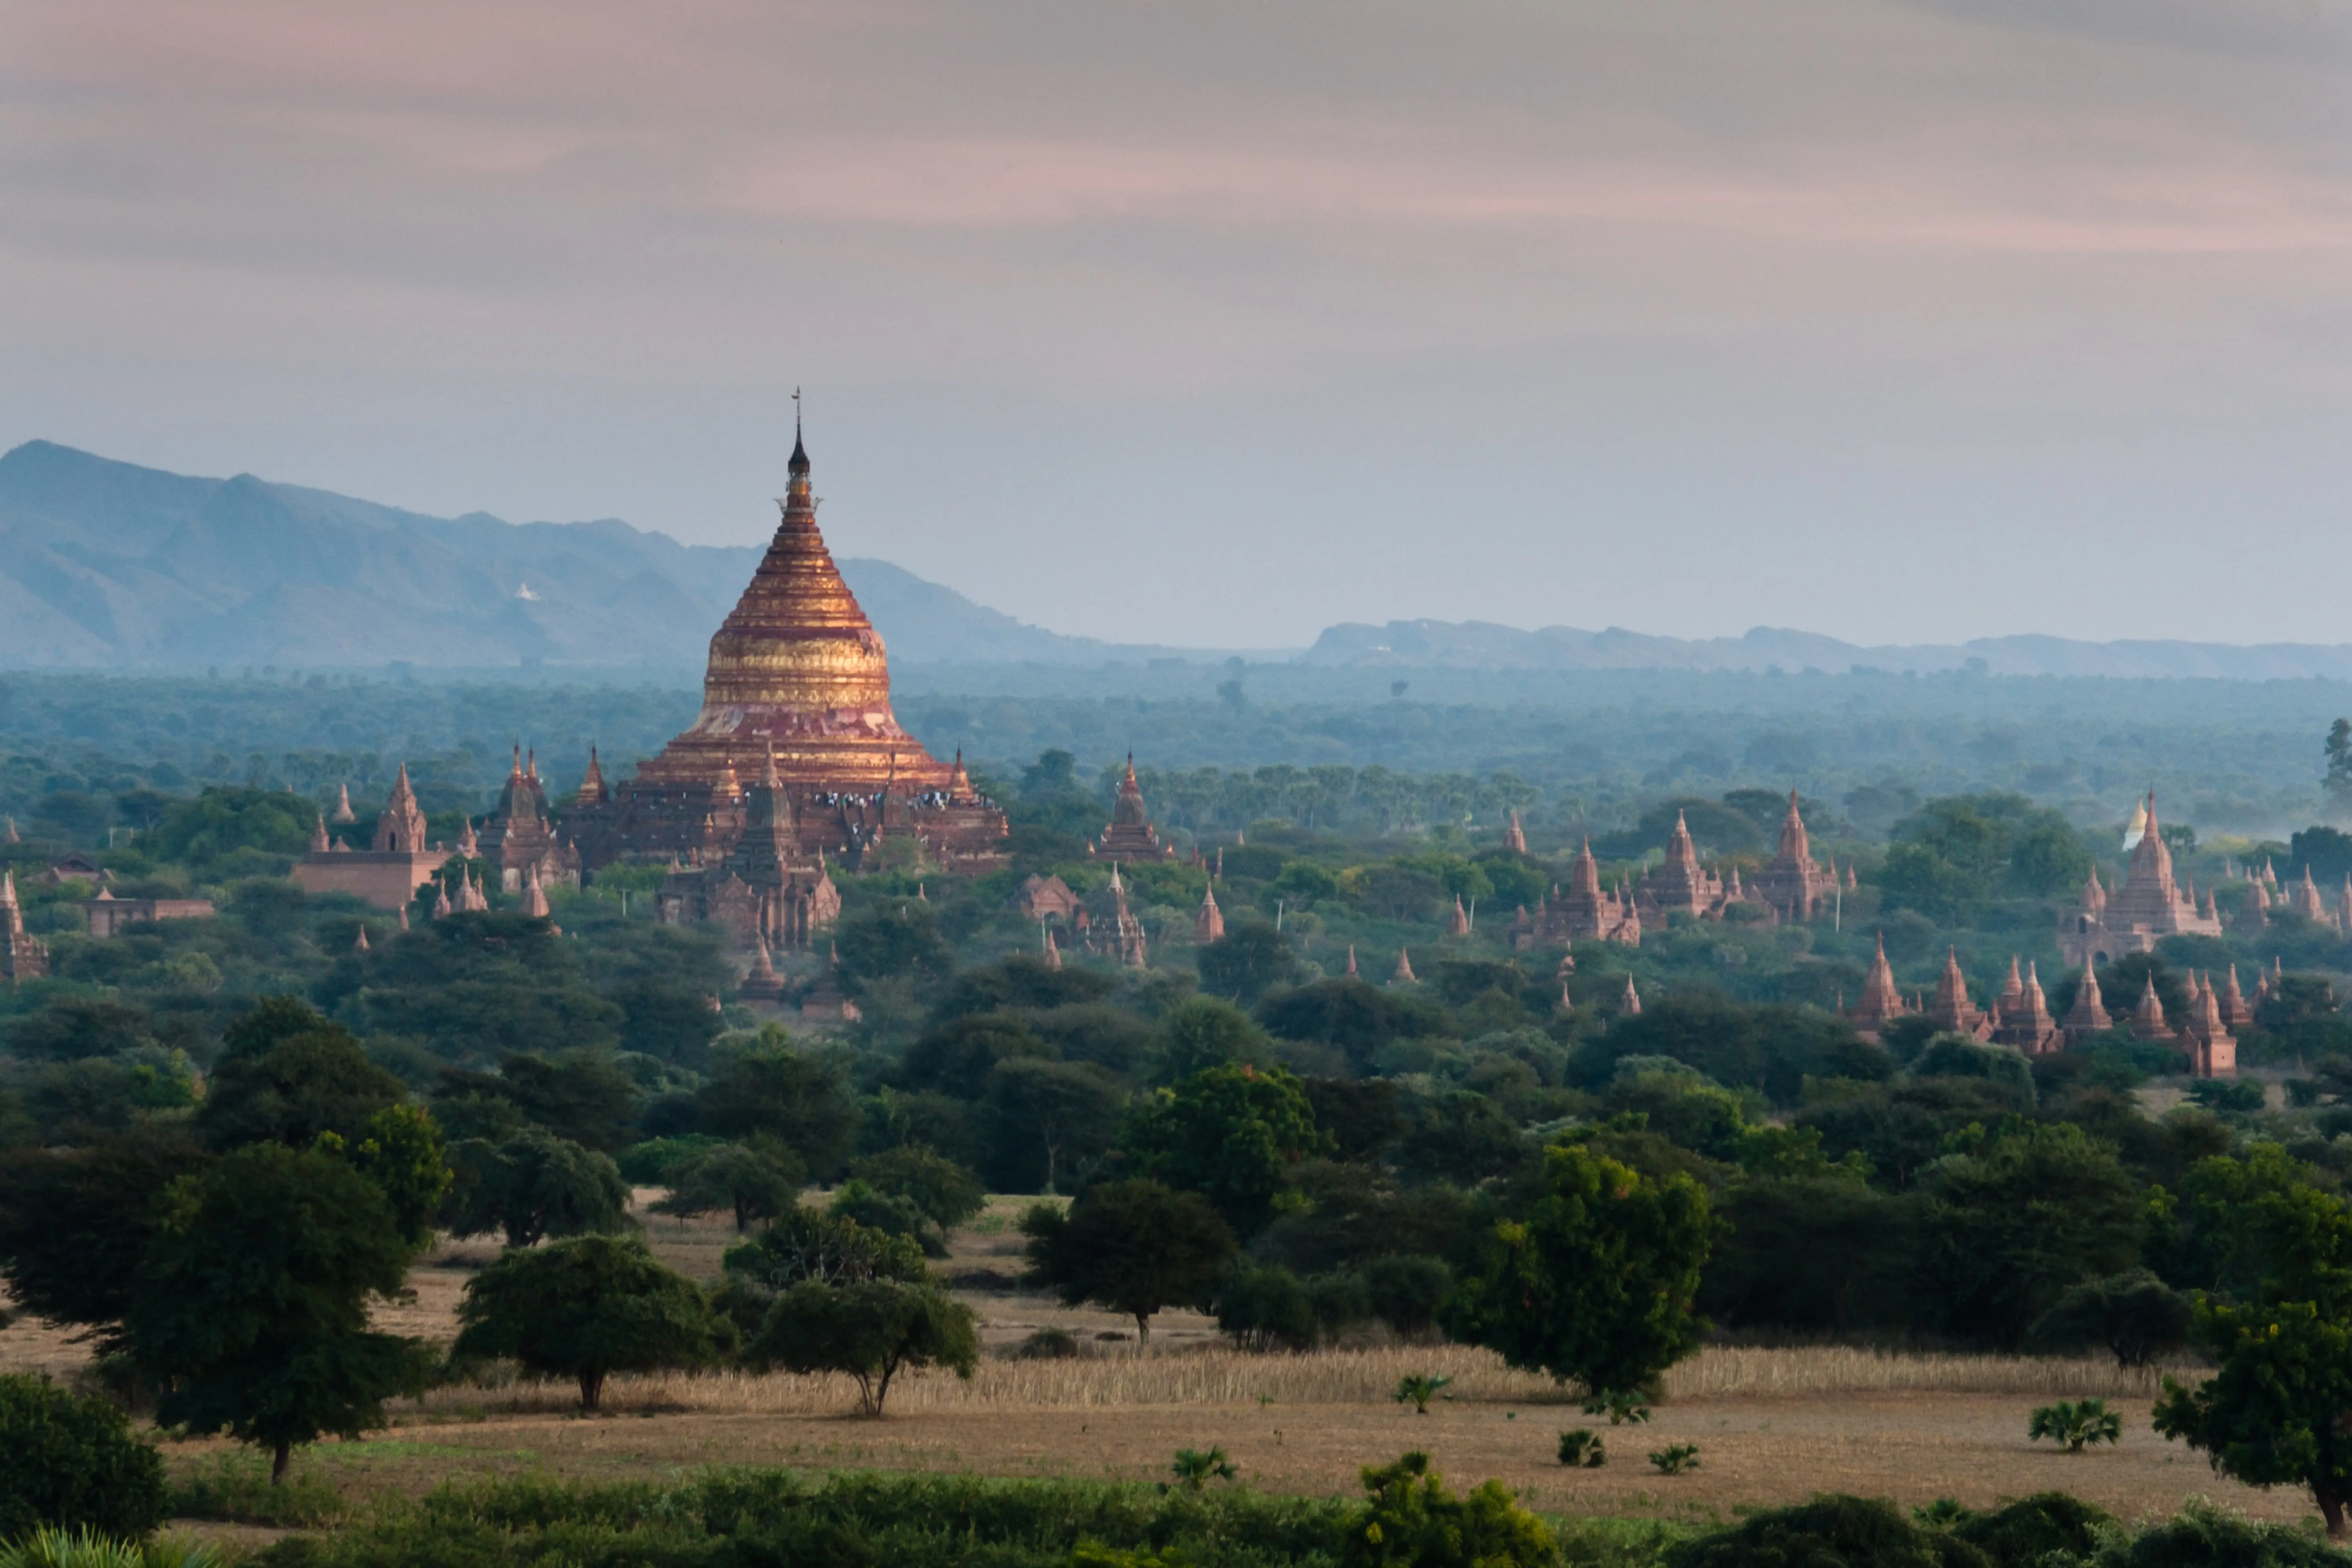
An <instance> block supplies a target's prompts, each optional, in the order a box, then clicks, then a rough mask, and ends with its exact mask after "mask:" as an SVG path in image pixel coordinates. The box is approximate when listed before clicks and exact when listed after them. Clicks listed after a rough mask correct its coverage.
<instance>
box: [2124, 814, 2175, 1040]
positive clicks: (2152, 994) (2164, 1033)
mask: <svg viewBox="0 0 2352 1568" xmlns="http://www.w3.org/2000/svg"><path fill="white" fill-rule="evenodd" d="M2148 826H2149V827H2150V828H2151V829H2153V828H2154V827H2155V826H2156V824H2155V822H2154V821H2153V820H2151V821H2150V822H2149V823H2148ZM2131 1028H2132V1034H2133V1035H2134V1036H2135V1037H2137V1038H2139V1039H2143V1040H2168V1039H2171V1038H2172V1037H2173V1032H2172V1029H2171V1026H2169V1025H2168V1024H2167V1023H2166V1022H2165V1017H2164V1003H2163V1000H2162V999H2161V998H2159V997H2158V995H2157V994H2156V976H2155V974H2154V973H2150V974H2149V975H2148V977H2147V984H2145V985H2144V986H2142V987H2141V988H2140V994H2139V1002H2138V1005H2136V1006H2134V1007H2133V1008H2132V1015H2131Z"/></svg>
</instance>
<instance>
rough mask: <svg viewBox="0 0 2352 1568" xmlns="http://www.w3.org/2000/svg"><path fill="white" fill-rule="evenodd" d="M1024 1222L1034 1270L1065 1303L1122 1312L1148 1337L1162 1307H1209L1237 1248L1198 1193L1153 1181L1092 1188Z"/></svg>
mask: <svg viewBox="0 0 2352 1568" xmlns="http://www.w3.org/2000/svg"><path fill="white" fill-rule="evenodd" d="M1021 1228H1022V1230H1023V1231H1024V1233H1026V1234H1027V1236H1028V1237H1029V1267H1030V1268H1031V1270H1032V1272H1034V1275H1035V1276H1036V1278H1037V1279H1038V1280H1039V1281H1040V1282H1042V1283H1043V1284H1045V1285H1046V1286H1047V1287H1049V1288H1050V1289H1053V1290H1054V1292H1055V1294H1056V1295H1058V1296H1059V1297H1060V1298H1061V1299H1062V1301H1063V1302H1064V1304H1065V1305H1067V1306H1072V1307H1075V1306H1077V1305H1079V1304H1080V1303H1081V1302H1086V1301H1093V1302H1095V1303H1097V1305H1100V1306H1105V1307H1108V1308H1109V1309H1110V1310H1113V1311H1115V1312H1124V1313H1126V1314H1127V1315H1128V1316H1129V1317H1131V1318H1133V1319H1134V1320H1135V1328H1136V1333H1137V1335H1138V1337H1139V1338H1141V1339H1145V1340H1148V1339H1150V1337H1151V1320H1152V1318H1153V1317H1154V1315H1156V1314H1157V1313H1158V1312H1159V1311H1160V1310H1161V1309H1162V1308H1164V1307H1172V1306H1191V1307H1205V1306H1207V1305H1208V1302H1209V1299H1210V1297H1211V1295H1212V1294H1213V1292H1214V1291H1215V1289H1216V1287H1217V1282H1218V1281H1219V1280H1221V1279H1223V1278H1224V1275H1225V1271H1226V1270H1227V1269H1228V1268H1231V1267H1232V1266H1233V1261H1234V1256H1235V1254H1236V1253H1237V1252H1238V1251H1239V1247H1237V1245H1236V1244H1235V1242H1234V1233H1233V1229H1232V1227H1231V1226H1227V1225H1226V1224H1225V1222H1224V1221H1223V1219H1222V1218H1221V1217H1219V1215H1218V1214H1217V1212H1216V1210H1214V1209H1213V1208H1211V1207H1210V1206H1209V1205H1208V1204H1207V1203H1206V1202H1205V1201H1203V1200H1202V1198H1201V1197H1200V1196H1198V1195H1197V1194H1192V1193H1183V1192H1177V1191H1174V1190H1173V1189H1171V1188H1170V1187H1168V1186H1166V1185H1164V1184H1161V1183H1159V1182H1154V1181H1142V1180H1138V1181H1126V1182H1110V1183H1107V1184H1103V1185H1101V1186H1096V1187H1089V1188H1087V1190H1086V1192H1085V1193H1083V1194H1080V1195H1079V1197H1078V1200H1077V1201H1076V1203H1074V1204H1072V1205H1070V1207H1069V1210H1068V1212H1067V1213H1064V1212H1063V1211H1061V1210H1059V1209H1056V1208H1055V1207H1053V1206H1052V1205H1048V1204H1039V1205H1036V1206H1035V1207H1034V1208H1032V1209H1031V1210H1030V1211H1029V1212H1028V1213H1027V1214H1026V1215H1024V1216H1023V1217H1022V1221H1021Z"/></svg>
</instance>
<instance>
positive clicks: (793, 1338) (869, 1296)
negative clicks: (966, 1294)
mask: <svg viewBox="0 0 2352 1568" xmlns="http://www.w3.org/2000/svg"><path fill="white" fill-rule="evenodd" d="M745 1356H746V1359H747V1360H749V1361H750V1362H751V1363H752V1364H753V1365H755V1366H781V1367H782V1368H784V1369H785V1370H786V1371H789V1372H798V1373H816V1372H839V1373H847V1374H848V1375H849V1377H850V1379H851V1380H852V1381H853V1382H855V1383H856V1384H857V1405H858V1409H859V1411H860V1412H861V1413H862V1414H864V1415H870V1416H879V1415H881V1414H882V1402H883V1401H884V1400H886V1399H887V1398H888V1397H889V1394H890V1383H891V1380H892V1379H893V1378H895V1377H897V1376H898V1373H900V1372H902V1371H905V1370H907V1369H908V1368H912V1367H921V1366H944V1367H948V1368H950V1369H951V1370H953V1372H954V1373H955V1374H956V1375H957V1376H958V1377H964V1378H968V1377H970V1376H971V1373H972V1369H973V1367H975V1366H977V1365H978V1364H979V1362H980V1336H979V1334H978V1331H976V1329H975V1328H974V1325H973V1322H972V1316H971V1308H969V1307H967V1306H965V1305H964V1304H963V1303H962V1302H961V1301H958V1300H955V1299H954V1298H952V1297H950V1295H948V1293H947V1292H946V1291H944V1290H941V1289H939V1288H937V1287H936V1286H933V1285H929V1284H924V1283H919V1282H916V1281H909V1280H904V1279H866V1280H863V1281H859V1282H856V1283H854V1284H846V1285H827V1284H823V1283H820V1282H819V1281H816V1280H814V1279H810V1280H803V1282H802V1283H800V1284H798V1285H795V1286H793V1288H792V1289H789V1290H787V1291H785V1292H784V1293H783V1294H782V1295H781V1296H779V1297H777V1298H776V1300H775V1302H774V1304H773V1305H772V1306H771V1307H770V1308H769V1309H768V1315H767V1319H766V1321H764V1322H762V1323H761V1325H760V1331H759V1332H758V1333H757V1334H756V1335H754V1336H753V1337H752V1340H751V1343H750V1344H749V1345H748V1346H746V1347H745Z"/></svg>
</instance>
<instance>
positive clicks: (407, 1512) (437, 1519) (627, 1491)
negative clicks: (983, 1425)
mask: <svg viewBox="0 0 2352 1568" xmlns="http://www.w3.org/2000/svg"><path fill="white" fill-rule="evenodd" d="M1496 1490H1497V1491H1499V1490H1500V1489H1496ZM1506 1501H1507V1498H1506ZM1365 1517H1366V1510H1365V1509H1364V1507H1363V1506H1362V1505H1351V1504H1348V1503H1344V1502H1338V1501H1330V1500H1307V1499H1299V1498H1284V1497H1273V1496H1268V1495H1266V1494H1265V1493H1262V1492H1256V1491H1253V1490H1250V1489H1246V1488H1242V1487H1220V1488H1216V1489H1205V1490H1202V1491H1199V1492H1195V1491H1193V1490H1192V1489H1189V1488H1186V1487H1182V1486H1176V1487H1171V1488H1169V1489H1160V1488H1157V1487H1150V1486H1137V1485H1119V1484H1114V1483H1108V1482H1093V1481H998V1480H988V1479H982V1478H979V1477H973V1476H930V1475H893V1474H887V1473H881V1472H867V1473H865V1474H853V1475H839V1476H835V1477H832V1478H829V1479H824V1480H823V1481H820V1482H812V1481H810V1480H809V1479H805V1478H803V1477H796V1476H793V1475H790V1474H787V1473H785V1472H782V1471H774V1470H766V1471H732V1472H722V1473H717V1474H713V1475H709V1476H707V1477H705V1478H703V1479H700V1480H698V1481H697V1482H694V1483H691V1484H689V1485H686V1486H682V1487H667V1486H662V1485H658V1484H654V1483H625V1484H619V1485H610V1486H595V1485H590V1484H585V1483H577V1482H564V1481H557V1480H553V1479H545V1478H526V1479H513V1480H499V1481H488V1482H484V1483H481V1484H479V1485H477V1486H471V1487H466V1488H455V1487H451V1488H444V1489H441V1490H439V1491H437V1492H435V1493H433V1494H431V1495H430V1496H428V1497H426V1498H425V1499H423V1500H421V1501H417V1502H414V1503H388V1504H386V1505H385V1506H384V1507H383V1508H382V1509H381V1510H376V1511H374V1512H373V1513H371V1514H370V1515H369V1516H368V1518H367V1519H365V1520H364V1521H362V1522H360V1523H358V1524H356V1525H354V1526H352V1528H350V1529H347V1530H344V1531H338V1532H336V1533H334V1534H331V1535H324V1536H298V1537H289V1539H287V1540H285V1541H282V1542H278V1543H277V1544H276V1545H275V1546H273V1547H271V1548H270V1549H269V1550H268V1552H265V1553H263V1554H262V1555H261V1557H260V1558H259V1559H258V1561H259V1562H260V1563H266V1564H268V1565H270V1568H407V1565H409V1564H414V1563H432V1564H435V1565H436V1568H505V1565H508V1564H523V1563H534V1564H553V1563H596V1564H610V1565H614V1568H617V1565H619V1564H623V1563H626V1564H629V1565H630V1568H736V1565H741V1568H754V1565H764V1564H774V1565H779V1568H781V1565H786V1564H789V1565H791V1568H883V1565H884V1564H887V1565H888V1568H966V1565H970V1564H980V1563H985V1564H986V1565H987V1568H1068V1564H1070V1563H1071V1562H1072V1561H1073V1558H1072V1552H1073V1548H1074V1547H1076V1546H1077V1545H1078V1544H1079V1543H1081V1542H1084V1543H1086V1550H1087V1552H1090V1553H1092V1554H1093V1555H1091V1556H1089V1557H1086V1558H1082V1559H1080V1561H1086V1562H1089V1563H1137V1564H1147V1565H1151V1568H1158V1565H1159V1564H1161V1563H1169V1564H1173V1563H1210V1562H1213V1563H1219V1564H1222V1565H1223V1568H1328V1564H1329V1563H1332V1562H1333V1560H1334V1559H1336V1558H1338V1557H1339V1555H1340V1553H1341V1550H1342V1545H1343V1542H1344V1541H1345V1539H1346V1538H1347V1536H1348V1535H1349V1531H1350V1528H1351V1526H1353V1525H1354V1524H1356V1523H1357V1522H1358V1521H1360V1520H1362V1519H1363V1518H1365ZM1391 1561H1405V1560H1404V1559H1391ZM1430 1561H1431V1562H1432V1563H1437V1562H1438V1561H1439V1560H1437V1559H1431V1560H1430ZM1518 1561H1519V1560H1517V1559H1508V1558H1506V1559H1502V1560H1500V1563H1501V1564H1502V1568H1514V1565H1515V1564H1516V1563H1517V1562H1518ZM1525 1561H1526V1562H1527V1563H1528V1564H1530V1565H1531V1564H1532V1563H1538V1562H1542V1561H1544V1560H1543V1559H1540V1558H1535V1559H1527V1560H1525Z"/></svg>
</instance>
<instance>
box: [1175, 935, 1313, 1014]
mask: <svg viewBox="0 0 2352 1568" xmlns="http://www.w3.org/2000/svg"><path fill="white" fill-rule="evenodd" d="M1192 962H1193V963H1195V964H1196V965H1197V966H1198V967H1199V969H1200V971H1201V989H1202V990H1203V991H1206V992H1207V993H1209V994H1211V995H1213V996H1223V997H1225V998H1227V999H1229V1000H1231V1001H1234V1002H1237V1003H1240V1004H1241V1005H1244V1006H1248V1005H1253V1004H1255V1002H1256V1001H1257V999H1258V998H1259V997H1261V996H1263V995H1265V994H1266V993H1267V992H1268V991H1271V990H1273V989H1274V988H1275V987H1276V986H1277V985H1288V984H1294V983H1295V982H1297V980H1298V979H1299V978H1300V977H1301V976H1303V975H1304V974H1305V973H1307V966H1306V965H1305V964H1304V963H1300V962H1299V958H1298V955H1297V953H1296V952H1292V951H1291V950H1290V944H1289V943H1288V942H1285V941H1283V939H1282V933H1281V932H1279V931H1276V930H1275V929H1274V927H1273V926H1272V925H1271V924H1270V923H1268V922H1267V921H1262V920H1255V919H1250V920H1236V921H1234V923H1233V924H1232V926H1231V927H1229V928H1228V929H1227V930H1226V931H1225V934H1224V935H1223V936H1221V937H1219V938H1218V939H1217V940H1216V941H1214V942H1211V943H1209V945H1208V946H1206V947H1204V948H1202V949H1201V951H1200V952H1199V953H1198V954H1196V955H1195V956H1194V958H1193V961H1192Z"/></svg>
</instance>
